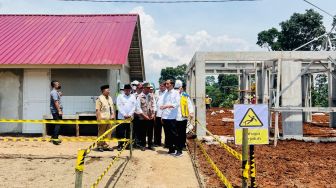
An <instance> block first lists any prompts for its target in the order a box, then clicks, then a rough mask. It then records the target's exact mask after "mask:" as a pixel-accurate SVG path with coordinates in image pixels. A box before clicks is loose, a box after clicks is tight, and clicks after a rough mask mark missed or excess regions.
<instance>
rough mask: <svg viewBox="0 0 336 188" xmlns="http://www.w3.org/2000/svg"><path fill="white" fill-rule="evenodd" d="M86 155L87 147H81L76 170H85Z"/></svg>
mask: <svg viewBox="0 0 336 188" xmlns="http://www.w3.org/2000/svg"><path fill="white" fill-rule="evenodd" d="M85 156H86V150H85V149H79V150H78V154H77V162H76V168H75V169H76V170H77V171H80V172H83V171H84V159H85Z"/></svg>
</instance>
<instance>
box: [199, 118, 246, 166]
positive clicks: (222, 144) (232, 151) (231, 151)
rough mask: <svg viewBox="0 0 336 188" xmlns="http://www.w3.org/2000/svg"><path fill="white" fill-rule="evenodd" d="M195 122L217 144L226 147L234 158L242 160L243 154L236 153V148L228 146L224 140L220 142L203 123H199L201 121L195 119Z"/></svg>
mask: <svg viewBox="0 0 336 188" xmlns="http://www.w3.org/2000/svg"><path fill="white" fill-rule="evenodd" d="M196 122H197V123H198V124H199V125H200V127H202V128H203V129H204V130H205V131H206V132H207V133H208V134H209V135H210V136H212V137H213V138H214V139H215V140H216V141H217V142H218V143H219V145H220V146H221V147H222V148H224V149H226V151H228V152H229V153H230V154H231V155H233V156H234V157H235V158H236V159H238V160H240V161H242V160H243V156H242V154H240V153H238V152H237V151H236V150H234V149H232V148H231V147H230V146H228V145H227V144H225V143H224V142H222V141H221V140H219V139H218V138H217V137H216V136H215V135H213V134H212V133H211V132H210V131H209V130H208V129H207V128H206V127H204V126H203V125H201V123H200V122H199V121H198V120H196Z"/></svg>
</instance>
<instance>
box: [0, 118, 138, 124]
mask: <svg viewBox="0 0 336 188" xmlns="http://www.w3.org/2000/svg"><path fill="white" fill-rule="evenodd" d="M131 121H132V120H131V119H127V120H34V119H0V123H44V124H47V123H48V124H120V123H130V122H131Z"/></svg>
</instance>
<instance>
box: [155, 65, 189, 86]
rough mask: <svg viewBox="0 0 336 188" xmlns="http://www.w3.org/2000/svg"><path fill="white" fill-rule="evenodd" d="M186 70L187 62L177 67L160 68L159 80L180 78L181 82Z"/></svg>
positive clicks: (184, 79)
mask: <svg viewBox="0 0 336 188" xmlns="http://www.w3.org/2000/svg"><path fill="white" fill-rule="evenodd" d="M186 70H187V64H183V65H178V66H177V67H175V68H174V67H166V68H164V69H162V70H161V76H160V79H159V82H160V83H161V82H162V81H164V80H168V79H173V80H181V81H182V82H183V83H185V81H186V77H185V72H186Z"/></svg>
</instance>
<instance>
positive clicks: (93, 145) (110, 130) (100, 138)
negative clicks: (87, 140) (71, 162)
mask: <svg viewBox="0 0 336 188" xmlns="http://www.w3.org/2000/svg"><path fill="white" fill-rule="evenodd" d="M119 125H120V124H117V125H115V126H113V127H112V128H111V129H109V130H107V131H106V132H105V133H104V134H102V135H101V136H100V137H98V138H97V139H96V140H95V141H94V142H93V144H91V145H90V146H89V147H88V148H87V149H86V153H87V154H89V153H90V152H91V150H92V149H93V148H94V147H96V145H97V143H98V142H100V141H103V140H104V138H105V136H106V135H107V134H109V133H110V132H112V131H113V130H114V129H115V128H117V127H118V126H119Z"/></svg>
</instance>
